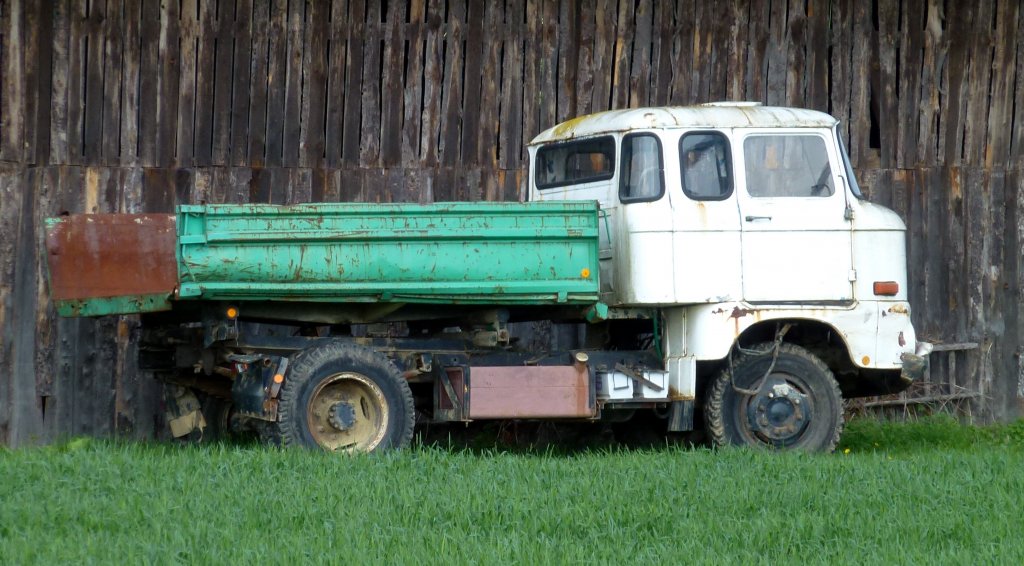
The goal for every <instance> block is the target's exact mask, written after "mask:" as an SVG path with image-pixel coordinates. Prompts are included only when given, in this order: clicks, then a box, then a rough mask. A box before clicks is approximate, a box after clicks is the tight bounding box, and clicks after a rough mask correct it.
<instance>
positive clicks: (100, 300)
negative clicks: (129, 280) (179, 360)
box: [54, 294, 171, 317]
mask: <svg viewBox="0 0 1024 566" xmlns="http://www.w3.org/2000/svg"><path fill="white" fill-rule="evenodd" d="M54 304H55V306H56V308H57V314H59V315H60V316H65V317H80V316H106V315H112V314H138V313H144V312H158V311H166V310H171V301H170V297H169V296H167V295H164V294H156V295H133V296H128V297H97V298H90V299H82V300H74V299H72V300H66V301H55V302H54Z"/></svg>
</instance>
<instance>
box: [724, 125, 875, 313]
mask: <svg viewBox="0 0 1024 566" xmlns="http://www.w3.org/2000/svg"><path fill="white" fill-rule="evenodd" d="M735 132H736V137H735V142H734V146H733V155H734V158H735V163H736V164H737V165H736V167H735V169H736V176H737V179H738V182H739V185H740V186H741V187H742V188H741V189H739V190H738V191H737V193H738V199H739V207H740V216H741V218H742V262H743V268H742V273H743V298H744V299H745V300H747V301H751V302H824V301H852V300H853V299H854V295H853V285H852V279H853V278H854V275H855V274H854V272H853V257H852V241H851V228H852V225H851V222H850V221H849V220H848V219H847V218H846V205H847V198H848V196H847V194H846V191H845V190H844V189H845V185H844V184H842V183H840V182H838V181H837V179H836V171H840V170H841V169H840V162H839V160H838V157H837V155H836V150H835V145H834V143H833V142H831V136H830V132H829V130H827V129H822V130H820V131H817V132H815V131H814V130H807V129H802V130H795V129H794V130H785V129H774V130H745V129H744V130H739V129H738V130H735ZM785 135H790V136H798V137H801V138H803V139H805V140H818V141H817V142H814V143H819V142H820V144H823V146H824V148H823V150H824V151H825V153H826V155H827V156H828V162H829V165H830V169H831V174H830V180H831V183H832V187H833V189H832V191H833V192H832V194H831V195H829V196H784V194H785V193H784V191H786V190H787V189H786V183H787V182H790V180H791V179H795V180H797V181H799V182H801V183H804V182H810V181H807V180H806V179H805V178H804V177H806V175H804V174H803V172H799V173H794V172H793V171H795V170H796V169H795V168H791V167H788V165H789V161H790V159H789V156H788V155H787V156H785V157H784V156H776V155H774V154H775V153H778V152H775V151H772V150H773V149H774V148H773V147H769V145H768V144H767V143H764V144H762V140H767V139H778V138H776V137H775V136H785ZM794 139H795V138H794ZM759 144H762V145H759ZM751 147H756V148H758V150H759V151H758V152H753V151H751V152H750V153H751V154H750V155H747V151H746V150H747V149H748V148H751ZM793 147H794V146H789V145H787V146H786V151H789V152H792V148H793ZM815 147H817V146H815ZM765 148H767V150H765V151H761V150H764V149H765ZM748 158H750V159H751V160H763V161H758V162H757V163H753V162H751V163H748V162H747V161H745V160H746V159H748ZM793 161H796V160H793ZM751 170H755V171H759V172H762V176H761V178H751V175H750V171H751ZM765 177H772V178H765ZM794 192H796V191H794ZM824 192H827V190H826V191H824ZM755 195H756V196H755Z"/></svg>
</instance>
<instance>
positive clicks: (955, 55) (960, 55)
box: [939, 2, 977, 165]
mask: <svg viewBox="0 0 1024 566" xmlns="http://www.w3.org/2000/svg"><path fill="white" fill-rule="evenodd" d="M946 8H947V10H948V12H947V14H946V19H945V21H946V22H947V23H948V26H949V27H948V30H949V36H950V39H951V40H952V41H950V44H949V55H948V61H947V63H946V64H945V65H944V70H945V78H946V80H945V89H944V92H945V93H946V96H945V101H944V102H943V104H942V105H941V108H942V112H941V115H940V117H939V123H940V124H941V129H940V130H939V132H940V138H939V151H940V159H939V162H940V163H944V164H946V165H959V164H961V162H962V160H963V153H964V144H963V140H964V128H965V124H964V122H965V120H966V119H967V87H968V85H969V83H970V80H969V78H968V71H969V69H968V63H969V55H970V45H969V44H968V42H967V41H966V39H967V37H968V36H969V34H970V33H971V29H973V27H974V14H975V12H976V10H977V7H976V6H975V5H974V4H973V3H971V2H967V3H963V4H960V3H955V2H954V3H951V4H948V5H947V6H946Z"/></svg>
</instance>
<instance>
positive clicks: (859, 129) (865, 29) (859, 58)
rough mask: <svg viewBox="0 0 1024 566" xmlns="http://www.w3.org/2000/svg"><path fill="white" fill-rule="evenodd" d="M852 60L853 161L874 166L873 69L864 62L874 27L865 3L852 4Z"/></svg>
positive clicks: (851, 153)
mask: <svg viewBox="0 0 1024 566" xmlns="http://www.w3.org/2000/svg"><path fill="white" fill-rule="evenodd" d="M853 4H854V6H853V38H855V40H854V41H853V42H852V43H853V45H852V47H853V59H852V61H853V62H854V63H855V64H854V65H853V66H852V67H851V73H852V75H851V77H850V78H851V83H852V88H851V92H850V145H849V146H848V149H849V150H850V161H851V162H852V163H853V166H854V167H871V166H872V164H873V163H874V156H875V154H874V152H872V151H871V98H870V90H871V68H870V67H869V66H868V65H865V64H864V63H862V62H863V61H870V60H871V59H870V57H871V53H872V52H873V50H874V47H873V45H874V43H875V41H874V28H873V24H872V22H871V6H870V5H869V4H867V3H865V2H854V3H853Z"/></svg>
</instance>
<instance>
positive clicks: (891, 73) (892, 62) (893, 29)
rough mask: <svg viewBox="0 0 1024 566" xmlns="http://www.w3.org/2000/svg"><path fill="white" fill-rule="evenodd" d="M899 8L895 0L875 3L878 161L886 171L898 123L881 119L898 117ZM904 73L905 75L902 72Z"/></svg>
mask: <svg viewBox="0 0 1024 566" xmlns="http://www.w3.org/2000/svg"><path fill="white" fill-rule="evenodd" d="M899 17H900V13H899V5H898V0H881V1H880V2H879V3H878V22H879V30H878V46H877V49H878V75H879V81H878V83H879V86H880V88H879V89H878V90H877V91H876V92H875V93H874V95H875V97H876V98H877V99H878V101H877V104H878V108H879V110H878V119H877V126H878V129H879V140H880V147H879V158H880V162H881V166H882V167H883V168H885V169H888V168H891V167H893V166H895V164H896V141H897V139H898V135H897V133H896V132H897V128H898V126H897V123H898V120H892V119H886V118H884V117H893V116H897V108H898V107H897V103H898V100H897V98H896V86H897V81H898V78H897V76H896V50H897V48H898V46H899V42H898V40H897V37H896V35H897V33H898V32H899V29H898V28H899ZM903 74H907V73H906V70H904V73H903ZM908 95H909V94H908Z"/></svg>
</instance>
